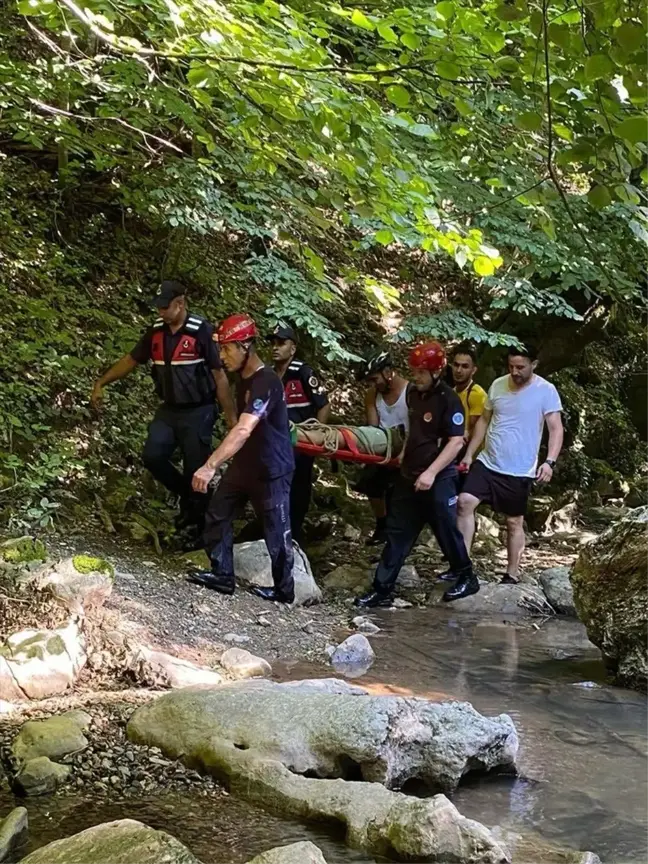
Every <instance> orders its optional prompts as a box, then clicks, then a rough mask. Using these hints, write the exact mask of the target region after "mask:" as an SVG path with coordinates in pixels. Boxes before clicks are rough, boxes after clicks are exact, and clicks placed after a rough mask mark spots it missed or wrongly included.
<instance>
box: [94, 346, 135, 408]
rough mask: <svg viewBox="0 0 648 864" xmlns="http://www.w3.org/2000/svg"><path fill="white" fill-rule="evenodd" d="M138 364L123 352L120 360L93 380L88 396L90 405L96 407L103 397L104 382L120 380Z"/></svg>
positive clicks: (110, 382)
mask: <svg viewBox="0 0 648 864" xmlns="http://www.w3.org/2000/svg"><path fill="white" fill-rule="evenodd" d="M137 365H138V363H137V360H135V359H134V357H133V356H132V355H131V354H125V355H124V356H123V357H122V358H121V360H118V361H117V362H116V363H114V364H113V365H112V366H111V367H110V369H108V371H107V372H104V374H103V375H102V376H101V378H98V379H97V380H96V381H95V384H94V387H93V388H92V394H91V396H90V405H91V406H92V407H93V408H98V407H99V403H100V402H101V400H102V399H103V395H104V394H103V388H104V387H105V386H106V384H112V383H113V381H120V380H121V379H122V378H125V377H126V376H127V375H130V373H131V372H132V371H133V369H135V367H136V366H137Z"/></svg>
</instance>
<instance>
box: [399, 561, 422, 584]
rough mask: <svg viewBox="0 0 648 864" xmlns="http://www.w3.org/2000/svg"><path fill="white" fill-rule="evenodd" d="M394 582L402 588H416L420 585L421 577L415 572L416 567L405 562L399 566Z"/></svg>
mask: <svg viewBox="0 0 648 864" xmlns="http://www.w3.org/2000/svg"><path fill="white" fill-rule="evenodd" d="M396 584H397V585H400V586H401V587H402V588H418V587H420V585H421V577H420V576H419V574H418V573H417V572H416V567H413V566H412V565H411V564H405V566H404V567H401V569H400V573H399V574H398V579H397V580H396Z"/></svg>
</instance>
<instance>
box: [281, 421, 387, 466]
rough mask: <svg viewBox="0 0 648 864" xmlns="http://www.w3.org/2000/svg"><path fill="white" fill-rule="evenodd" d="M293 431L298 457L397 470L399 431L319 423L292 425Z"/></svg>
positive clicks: (310, 422) (307, 422)
mask: <svg viewBox="0 0 648 864" xmlns="http://www.w3.org/2000/svg"><path fill="white" fill-rule="evenodd" d="M291 431H292V438H293V444H294V447H295V449H296V450H297V452H298V453H304V454H305V455H308V456H315V457H317V456H324V457H326V458H328V459H339V460H340V461H341V462H359V463H362V464H364V465H386V466H389V467H396V466H397V465H398V455H399V454H400V452H401V450H402V448H403V441H404V436H403V433H402V432H401V430H400V429H398V428H395V429H383V428H382V427H378V426H328V425H326V424H325V423H318V422H317V420H306V421H305V422H304V423H296V424H292V427H291Z"/></svg>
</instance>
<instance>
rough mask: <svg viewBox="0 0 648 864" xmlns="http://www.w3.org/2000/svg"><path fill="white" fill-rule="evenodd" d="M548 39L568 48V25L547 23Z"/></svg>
mask: <svg viewBox="0 0 648 864" xmlns="http://www.w3.org/2000/svg"><path fill="white" fill-rule="evenodd" d="M548 29H549V39H550V40H551V41H552V42H553V43H554V44H555V45H559V46H560V47H561V48H568V47H569V41H570V34H569V27H565V25H564V24H550V25H549V28H548Z"/></svg>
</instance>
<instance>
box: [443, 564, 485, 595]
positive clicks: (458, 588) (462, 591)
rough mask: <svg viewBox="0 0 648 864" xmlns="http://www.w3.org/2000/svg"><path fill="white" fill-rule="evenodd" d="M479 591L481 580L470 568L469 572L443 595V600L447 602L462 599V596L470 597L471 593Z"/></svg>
mask: <svg viewBox="0 0 648 864" xmlns="http://www.w3.org/2000/svg"><path fill="white" fill-rule="evenodd" d="M478 591H479V580H478V579H477V577H476V576H475V574H474V573H473V572H472V570H470V571H469V572H468V573H464V574H462V575H461V576H460V577H459V578H458V579H457V582H456V584H455V585H453V586H452V588H448V590H447V591H446V592H445V594H444V595H443V600H444V601H445V602H446V603H451V602H452V601H453V600H461V598H462V597H470V595H471V594H476V593H477V592H478Z"/></svg>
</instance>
